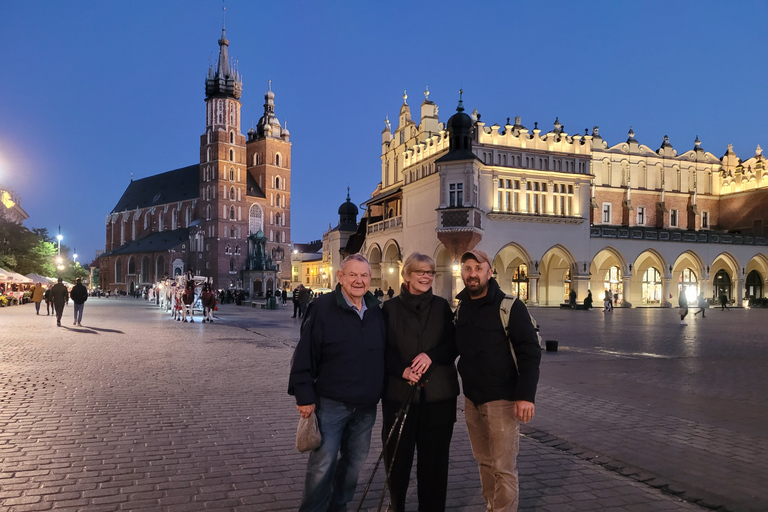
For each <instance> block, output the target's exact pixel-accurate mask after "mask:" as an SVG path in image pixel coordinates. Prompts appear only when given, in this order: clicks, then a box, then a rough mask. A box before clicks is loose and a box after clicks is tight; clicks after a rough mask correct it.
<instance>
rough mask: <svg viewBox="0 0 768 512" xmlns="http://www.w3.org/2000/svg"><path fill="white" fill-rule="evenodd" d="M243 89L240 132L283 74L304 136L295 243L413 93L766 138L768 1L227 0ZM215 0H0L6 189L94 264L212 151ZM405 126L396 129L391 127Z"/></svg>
mask: <svg viewBox="0 0 768 512" xmlns="http://www.w3.org/2000/svg"><path fill="white" fill-rule="evenodd" d="M226 6H227V12H226V26H227V36H228V38H229V40H230V50H229V51H230V56H232V57H234V58H236V59H238V60H239V67H240V72H241V74H242V75H243V81H244V88H243V97H242V98H241V100H242V102H243V110H242V119H243V126H242V129H243V132H246V131H247V130H248V129H249V128H250V126H251V122H252V121H253V122H255V121H257V120H258V118H259V117H260V116H261V113H262V111H263V107H262V105H263V103H264V96H263V95H264V92H265V91H266V89H267V82H268V80H270V79H271V80H272V83H273V87H272V88H273V91H274V92H275V96H276V98H275V102H276V114H277V116H278V118H279V119H280V121H281V122H285V121H286V120H287V121H288V128H289V129H290V131H291V141H292V142H293V162H292V163H293V176H292V185H293V193H292V206H293V222H292V228H293V240H294V241H296V242H306V241H309V240H312V239H317V238H320V237H321V236H322V233H323V231H324V230H325V229H327V228H328V224H329V223H333V224H334V225H335V224H336V222H337V221H338V216H337V214H336V210H337V208H338V206H339V204H340V203H341V202H343V200H344V199H345V196H346V187H347V185H349V186H350V187H351V191H352V199H353V201H355V202H356V203H358V204H359V203H361V202H362V201H364V200H365V199H367V198H368V197H369V195H370V193H371V191H372V190H373V189H374V188H375V187H376V184H377V183H378V182H379V180H380V166H379V155H380V152H381V146H380V141H381V130H382V129H383V128H384V116H386V115H389V117H390V119H391V120H393V125H394V126H396V119H397V115H398V112H399V108H400V105H401V104H402V94H403V90H404V89H407V91H408V96H409V99H408V103H409V104H410V105H411V107H412V111H413V112H414V117H418V106H419V105H420V104H421V101H422V100H423V95H422V91H424V88H425V86H427V85H428V86H429V90H430V91H431V96H430V99H432V100H434V101H435V102H436V103H437V104H438V105H439V106H440V118H441V121H443V122H445V121H447V119H448V117H449V116H450V115H451V113H452V112H453V111H454V109H455V107H456V104H457V99H458V89H459V88H460V87H463V88H464V91H465V93H464V103H465V105H466V106H467V108H468V110H469V111H471V110H472V109H473V108H477V109H478V110H479V111H480V113H481V114H482V115H483V121H485V122H487V123H488V124H493V123H499V124H501V125H503V124H504V122H505V121H506V118H507V117H513V118H514V116H516V115H519V116H522V118H523V124H525V125H526V126H528V127H530V128H532V127H533V124H534V121H538V122H539V126H540V127H541V128H543V129H546V130H549V129H550V127H551V126H552V123H553V121H554V119H555V117H556V116H559V118H560V121H561V122H562V123H563V124H564V125H565V130H566V131H567V132H568V133H577V132H578V133H583V132H584V129H585V128H590V129H591V127H592V126H594V125H599V126H600V133H601V135H602V136H603V138H604V139H606V140H607V141H608V143H609V144H610V145H614V144H618V143H620V142H623V141H624V140H626V137H627V131H628V130H629V127H630V126H633V127H634V130H635V132H636V134H637V136H636V137H637V139H638V141H639V142H640V143H641V144H647V145H649V146H651V147H652V148H653V149H657V148H658V147H659V146H660V144H661V141H662V137H663V136H664V135H665V134H666V135H669V137H670V141H671V143H672V144H673V145H674V146H675V148H676V149H678V150H679V151H685V150H688V149H690V148H692V147H693V141H694V139H695V137H696V136H697V135H698V136H699V137H700V138H701V140H702V146H703V147H704V148H705V149H706V150H707V151H711V152H712V153H714V154H715V155H717V156H718V157H720V156H722V155H723V153H725V150H726V146H727V144H728V143H729V142H731V143H733V145H734V149H735V151H736V152H737V153H738V154H739V156H740V157H742V158H744V159H746V158H749V157H750V156H752V155H753V154H754V149H755V146H756V145H757V144H761V145H763V146H764V147H766V148H768V134H766V126H765V116H766V112H768V109H767V108H766V107H767V105H766V103H767V102H768V95H766V92H765V90H766V85H765V84H766V83H768V80H766V79H767V78H768V77H767V76H766V75H767V73H766V58H765V57H766V46H767V45H768V43H767V42H766V41H767V39H766V37H765V34H764V33H763V31H762V30H761V29H760V27H761V26H762V25H761V24H762V23H763V22H764V20H765V19H766V18H767V16H766V15H768V3H766V2H760V1H752V2H750V1H741V2H729V3H726V2H722V1H711V2H707V1H696V2H694V1H677V0H676V1H668V0H667V1H663V2H661V1H646V0H644V1H642V2H636V1H627V2H621V1H605V2H554V3H552V2H512V1H498V2H494V1H485V2H467V1H454V0H442V1H439V2H427V1H425V2H410V1H404V2H400V1H390V2H368V1H360V0H356V1H343V2H342V1H338V2H330V1H326V2H322V1H298V2H290V1H276V0H273V1H270V2H264V1H261V0H259V1H252V0H249V1H246V0H228V1H227V2H226ZM221 7H222V2H221V1H217V0H185V1H181V0H178V1H153V2H150V1H145V0H131V1H130V2H118V1H113V2H110V1H103V0H102V1H77V0H71V1H66V2H62V1H58V0H50V1H36V0H25V1H23V2H19V1H11V0H0V73H1V75H0V77H1V78H0V183H4V184H7V185H8V186H10V187H11V188H13V189H15V190H16V192H17V193H19V194H20V195H21V198H22V206H23V208H24V209H25V210H26V211H27V213H29V216H30V217H29V219H28V220H27V221H26V222H25V225H26V226H27V227H30V228H32V227H45V228H48V230H49V231H50V232H51V233H55V232H56V230H57V226H58V225H59V224H61V230H62V234H63V235H64V237H65V240H64V243H66V244H67V245H69V246H70V247H74V248H77V251H78V253H79V254H80V260H81V261H90V260H91V259H92V258H93V257H94V253H95V250H96V249H99V248H101V249H103V248H104V224H105V218H106V215H107V214H108V213H109V212H110V211H111V210H112V208H113V207H114V206H115V204H116V203H117V201H118V199H119V198H120V196H121V194H122V193H123V191H124V189H125V187H126V186H127V185H128V183H129V180H130V177H131V173H133V176H134V178H135V179H138V178H143V177H146V176H150V175H153V174H157V173H159V172H164V171H168V170H172V169H176V168H179V167H183V166H186V165H190V164H194V163H196V162H198V161H199V140H200V139H199V136H200V134H202V133H203V132H204V130H205V120H204V112H205V110H204V77H205V74H206V71H207V69H208V66H209V63H210V62H211V61H212V60H215V58H216V56H217V52H218V45H217V40H218V38H219V36H220V34H221V24H222V10H221ZM394 126H393V127H394Z"/></svg>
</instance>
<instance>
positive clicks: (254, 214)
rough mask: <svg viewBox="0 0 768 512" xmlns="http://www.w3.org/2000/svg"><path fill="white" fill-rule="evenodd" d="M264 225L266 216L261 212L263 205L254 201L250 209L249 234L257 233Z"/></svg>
mask: <svg viewBox="0 0 768 512" xmlns="http://www.w3.org/2000/svg"><path fill="white" fill-rule="evenodd" d="M263 226H264V218H263V216H262V213H261V207H260V206H259V205H258V204H255V203H254V204H252V205H251V208H250V210H249V211H248V234H249V235H254V234H256V233H257V232H258V231H259V230H261V229H262V227H263Z"/></svg>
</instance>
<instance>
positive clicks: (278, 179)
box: [275, 176, 280, 190]
mask: <svg viewBox="0 0 768 512" xmlns="http://www.w3.org/2000/svg"><path fill="white" fill-rule="evenodd" d="M275 188H276V189H277V190H280V176H276V177H275Z"/></svg>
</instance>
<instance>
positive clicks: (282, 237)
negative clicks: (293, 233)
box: [280, 231, 285, 243]
mask: <svg viewBox="0 0 768 512" xmlns="http://www.w3.org/2000/svg"><path fill="white" fill-rule="evenodd" d="M280 238H281V240H280V241H281V242H283V243H285V231H283V232H282V233H280Z"/></svg>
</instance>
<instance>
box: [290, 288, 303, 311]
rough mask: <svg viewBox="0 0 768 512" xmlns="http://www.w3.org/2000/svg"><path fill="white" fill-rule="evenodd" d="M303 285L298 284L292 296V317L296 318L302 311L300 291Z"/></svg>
mask: <svg viewBox="0 0 768 512" xmlns="http://www.w3.org/2000/svg"><path fill="white" fill-rule="evenodd" d="M300 288H301V285H298V286H297V287H296V288H294V289H293V293H292V294H291V295H292V298H293V316H292V317H291V318H296V315H298V314H299V313H300V312H301V309H300V307H299V292H300V291H301V290H300Z"/></svg>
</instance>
